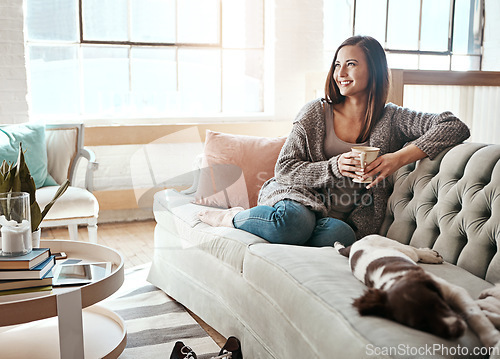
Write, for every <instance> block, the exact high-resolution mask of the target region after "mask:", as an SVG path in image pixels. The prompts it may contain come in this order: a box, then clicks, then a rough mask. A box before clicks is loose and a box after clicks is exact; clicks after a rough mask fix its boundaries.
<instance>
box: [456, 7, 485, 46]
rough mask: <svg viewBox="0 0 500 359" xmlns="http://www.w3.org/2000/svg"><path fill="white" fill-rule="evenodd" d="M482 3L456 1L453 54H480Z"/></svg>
mask: <svg viewBox="0 0 500 359" xmlns="http://www.w3.org/2000/svg"><path fill="white" fill-rule="evenodd" d="M480 10H481V9H480V1H479V0H473V1H471V0H456V4H455V22H454V25H453V26H454V29H453V53H455V54H457V53H458V54H480V53H481V36H482V35H481V31H482V26H481V25H480V20H479V18H480V16H479V13H480Z"/></svg>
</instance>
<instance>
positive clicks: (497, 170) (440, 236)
mask: <svg viewBox="0 0 500 359" xmlns="http://www.w3.org/2000/svg"><path fill="white" fill-rule="evenodd" d="M393 179H394V189H393V193H392V195H391V197H390V199H389V202H388V206H387V213H386V218H385V221H384V223H383V225H382V228H381V234H382V235H385V236H387V237H389V238H392V239H395V240H397V241H399V242H402V243H404V244H410V245H412V246H414V247H429V248H433V249H435V250H437V251H438V252H439V253H440V254H441V255H442V256H443V258H444V260H445V261H447V262H450V263H452V264H456V265H457V266H459V267H462V268H464V269H466V270H468V271H469V272H471V273H472V274H474V275H476V276H478V277H480V278H483V279H486V280H487V281H489V282H500V254H499V251H498V244H497V241H500V145H485V144H478V143H464V144H460V145H458V146H455V147H452V148H450V149H447V150H445V151H443V152H442V153H441V154H440V155H439V156H438V157H437V158H436V159H434V160H432V161H431V160H429V159H428V158H425V159H423V160H421V161H419V162H417V163H416V164H411V165H408V166H405V167H403V168H401V169H400V170H399V171H397V172H396V173H395V174H394V177H393Z"/></svg>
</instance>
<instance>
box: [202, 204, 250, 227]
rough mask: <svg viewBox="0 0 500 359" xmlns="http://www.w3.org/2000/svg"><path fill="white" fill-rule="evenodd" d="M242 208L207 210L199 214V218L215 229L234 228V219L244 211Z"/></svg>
mask: <svg viewBox="0 0 500 359" xmlns="http://www.w3.org/2000/svg"><path fill="white" fill-rule="evenodd" d="M243 210H244V208H242V207H233V208H229V209H206V210H203V211H201V212H199V213H198V218H199V219H200V220H201V221H202V222H204V223H207V224H209V225H211V226H213V227H232V228H234V225H233V218H234V216H236V214H237V213H239V212H241V211H243Z"/></svg>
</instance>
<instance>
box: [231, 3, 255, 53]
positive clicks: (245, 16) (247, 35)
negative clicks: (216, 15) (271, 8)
mask: <svg viewBox="0 0 500 359" xmlns="http://www.w3.org/2000/svg"><path fill="white" fill-rule="evenodd" d="M263 14H264V4H263V1H262V0H224V1H223V2H222V31H223V33H222V44H223V46H224V47H233V48H234V47H235V48H244V47H247V48H259V47H262V46H263V45H264V18H263Z"/></svg>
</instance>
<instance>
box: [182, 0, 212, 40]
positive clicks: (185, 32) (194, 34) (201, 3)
mask: <svg viewBox="0 0 500 359" xmlns="http://www.w3.org/2000/svg"><path fill="white" fill-rule="evenodd" d="M218 4H219V1H218V0H182V1H178V2H177V6H178V7H179V8H178V17H177V20H178V28H177V31H178V34H177V42H180V43H194V44H216V43H219V5H218Z"/></svg>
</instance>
